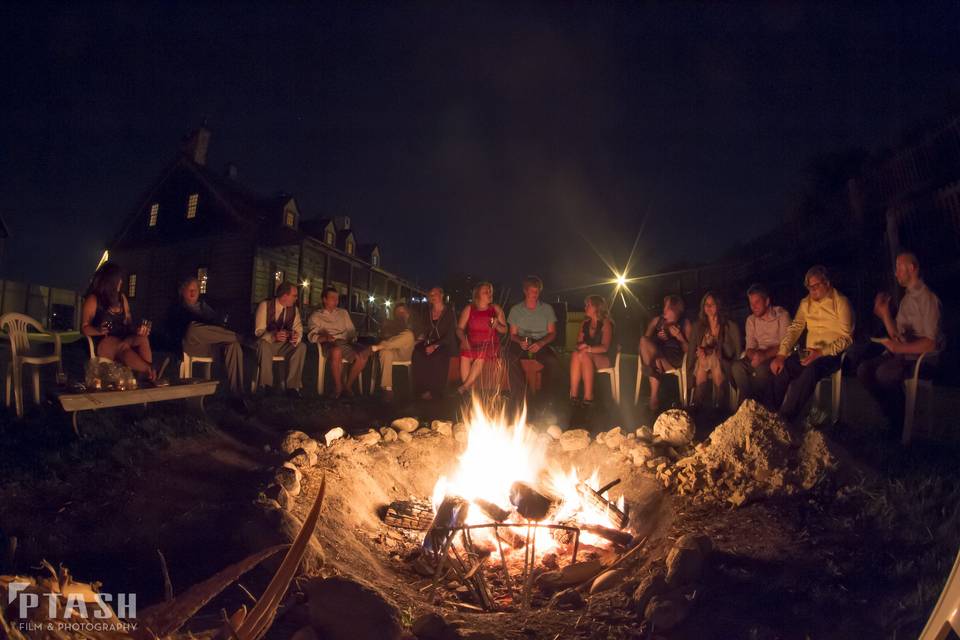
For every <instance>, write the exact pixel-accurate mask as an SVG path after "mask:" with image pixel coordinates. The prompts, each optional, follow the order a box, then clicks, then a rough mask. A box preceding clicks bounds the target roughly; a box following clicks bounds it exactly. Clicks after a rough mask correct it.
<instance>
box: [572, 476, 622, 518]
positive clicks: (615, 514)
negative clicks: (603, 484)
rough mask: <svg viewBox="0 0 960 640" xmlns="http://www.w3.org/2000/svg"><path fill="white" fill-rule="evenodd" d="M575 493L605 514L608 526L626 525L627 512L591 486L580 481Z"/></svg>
mask: <svg viewBox="0 0 960 640" xmlns="http://www.w3.org/2000/svg"><path fill="white" fill-rule="evenodd" d="M577 493H579V494H580V497H581V498H583V499H584V500H585V501H586V502H588V503H589V504H590V505H591V506H592V507H593V508H594V509H596V510H597V511H601V512H603V513H604V514H606V516H607V520H609V521H610V526H611V527H613V528H614V529H623V528H624V527H625V526H627V514H625V513H624V512H623V511H621V510H620V508H619V507H617V505H615V504H614V503H612V502H610V501H609V500H607V499H606V498H604V497H603V496H602V495H601V494H600V493H599V492H597V491H596V490H594V489H593V488H592V487H590V486H588V485H586V484H584V483H583V482H580V483H578V484H577Z"/></svg>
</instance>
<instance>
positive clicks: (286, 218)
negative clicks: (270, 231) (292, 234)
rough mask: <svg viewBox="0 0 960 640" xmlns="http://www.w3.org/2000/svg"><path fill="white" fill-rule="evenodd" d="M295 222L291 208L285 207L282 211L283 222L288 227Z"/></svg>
mask: <svg viewBox="0 0 960 640" xmlns="http://www.w3.org/2000/svg"><path fill="white" fill-rule="evenodd" d="M295 222H296V216H295V215H294V213H293V211H292V210H291V209H287V210H286V211H284V212H283V224H285V225H287V226H288V227H292V226H293V225H294V223H295Z"/></svg>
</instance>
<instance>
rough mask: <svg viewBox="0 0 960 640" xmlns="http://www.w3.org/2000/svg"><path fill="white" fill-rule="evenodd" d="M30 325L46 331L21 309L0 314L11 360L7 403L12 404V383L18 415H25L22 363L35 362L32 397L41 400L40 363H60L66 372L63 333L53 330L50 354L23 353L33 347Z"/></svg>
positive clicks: (59, 370) (32, 327) (0, 326)
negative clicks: (8, 339)
mask: <svg viewBox="0 0 960 640" xmlns="http://www.w3.org/2000/svg"><path fill="white" fill-rule="evenodd" d="M30 329H36V330H37V331H38V332H40V333H46V331H44V329H43V325H41V324H40V323H39V322H37V321H36V320H34V319H33V318H31V317H30V316H27V315H24V314H22V313H8V314H6V315H3V316H0V330H3V331H6V333H7V337H8V338H10V364H8V365H7V385H6V387H7V393H6V401H7V406H8V407H9V406H10V388H11V386H12V387H13V400H14V405H15V408H16V412H17V417H18V418H22V417H23V365H25V364H29V365H32V366H33V401H34V402H35V403H37V404H40V367H42V366H43V365H46V364H55V365H57V371H58V372H59V373H63V359H62V358H61V345H60V336H59V335H58V334H56V333H54V334H53V354H52V355H49V356H28V355H24V354H25V352H26V351H28V350H29V349H30V333H29V330H30Z"/></svg>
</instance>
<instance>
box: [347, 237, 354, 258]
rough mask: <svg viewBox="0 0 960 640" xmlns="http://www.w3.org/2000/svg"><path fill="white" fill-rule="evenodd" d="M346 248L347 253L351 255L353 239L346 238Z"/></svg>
mask: <svg viewBox="0 0 960 640" xmlns="http://www.w3.org/2000/svg"><path fill="white" fill-rule="evenodd" d="M346 248H347V253H349V254H350V255H353V240H349V239H348V240H347V245H346Z"/></svg>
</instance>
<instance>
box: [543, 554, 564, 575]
mask: <svg viewBox="0 0 960 640" xmlns="http://www.w3.org/2000/svg"><path fill="white" fill-rule="evenodd" d="M540 564H542V565H543V566H544V567H545V568H546V569H549V570H550V571H556V570H557V569H559V568H560V562H559V561H558V560H557V554H555V553H545V554H544V555H543V558H542V559H541V560H540Z"/></svg>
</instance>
